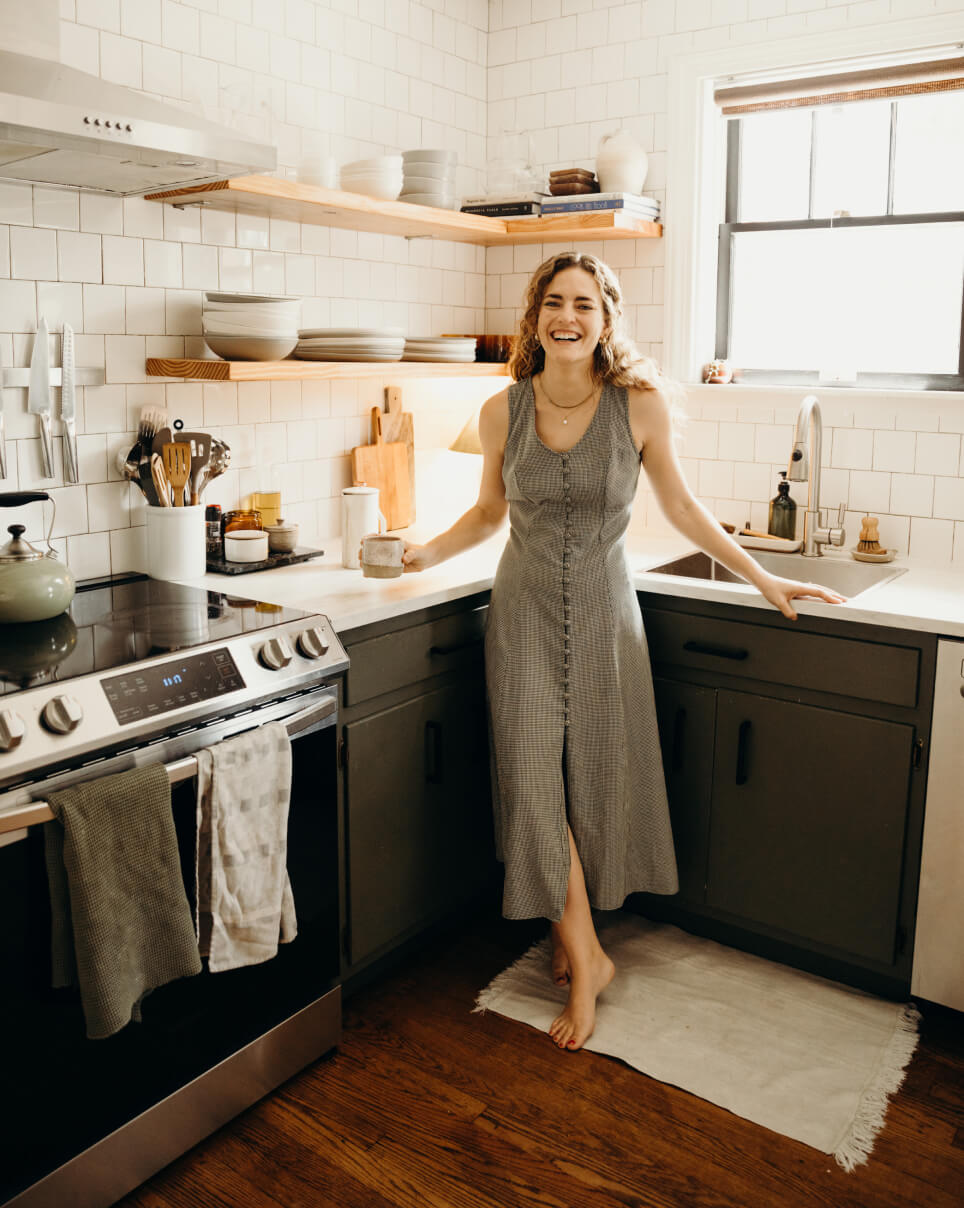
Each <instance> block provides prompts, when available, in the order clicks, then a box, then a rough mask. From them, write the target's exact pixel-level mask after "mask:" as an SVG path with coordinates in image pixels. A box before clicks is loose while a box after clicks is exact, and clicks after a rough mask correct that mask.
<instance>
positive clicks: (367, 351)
mask: <svg viewBox="0 0 964 1208" xmlns="http://www.w3.org/2000/svg"><path fill="white" fill-rule="evenodd" d="M298 336H299V339H298V345H297V347H296V348H295V356H296V357H299V358H300V359H301V360H303V361H400V360H401V359H402V352H403V350H404V348H405V336H404V333H403V332H402V329H401V328H400V327H303V328H301V330H300V331H299V332H298Z"/></svg>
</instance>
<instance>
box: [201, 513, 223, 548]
mask: <svg viewBox="0 0 964 1208" xmlns="http://www.w3.org/2000/svg"><path fill="white" fill-rule="evenodd" d="M204 528H205V532H206V538H207V553H208V557H209V558H219V557H220V556H221V505H220V504H219V503H209V504H208V505H207V507H206V508H205V509H204Z"/></svg>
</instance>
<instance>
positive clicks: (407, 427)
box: [372, 386, 415, 520]
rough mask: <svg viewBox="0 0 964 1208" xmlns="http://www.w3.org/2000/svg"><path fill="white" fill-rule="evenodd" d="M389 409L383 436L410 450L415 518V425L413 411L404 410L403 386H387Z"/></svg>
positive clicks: (411, 494)
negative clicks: (398, 442)
mask: <svg viewBox="0 0 964 1208" xmlns="http://www.w3.org/2000/svg"><path fill="white" fill-rule="evenodd" d="M385 403H386V406H387V407H388V410H387V411H385V412H383V413H382V436H383V437H384V439H385V440H387V441H394V440H397V441H400V442H401V444H403V445H404V446H405V447H406V449H407V450H408V494H409V501H410V505H411V517H412V519H413V520H414V519H415V425H414V421H413V417H412V413H411V411H403V410H402V388H401V386H386V387H385ZM374 439H375V418H374V416H372V440H374Z"/></svg>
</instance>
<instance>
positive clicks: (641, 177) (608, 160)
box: [596, 130, 649, 193]
mask: <svg viewBox="0 0 964 1208" xmlns="http://www.w3.org/2000/svg"><path fill="white" fill-rule="evenodd" d="M648 169H649V157H648V156H647V154H646V152H645V151H644V150H643V148H642V147H641V146H640V144H639V143H638V142H637V141H636V139H635V138H634V137H633V136H632V135H631V134H630V133H629V131H628V130H617V131H616V132H615V133H614V134H605V135H603V137H602V140H601V141H600V143H599V150H598V151H597V152H596V176H597V177H598V179H599V188H600V189H601V190H602V192H603V193H642V191H643V185H644V184H645V183H646V172H647V171H648Z"/></svg>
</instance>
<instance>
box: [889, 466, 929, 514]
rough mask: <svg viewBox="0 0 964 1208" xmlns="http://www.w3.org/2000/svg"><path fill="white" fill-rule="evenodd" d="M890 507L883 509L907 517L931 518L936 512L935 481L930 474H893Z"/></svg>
mask: <svg viewBox="0 0 964 1208" xmlns="http://www.w3.org/2000/svg"><path fill="white" fill-rule="evenodd" d="M890 479H891V483H890V506H889V508H886V509H883V510H887V511H891V512H898V513H902V514H904V515H907V516H930V515H932V514H933V510H934V479H933V477H932V476H931V475H929V474H892V475H891V476H890Z"/></svg>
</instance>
